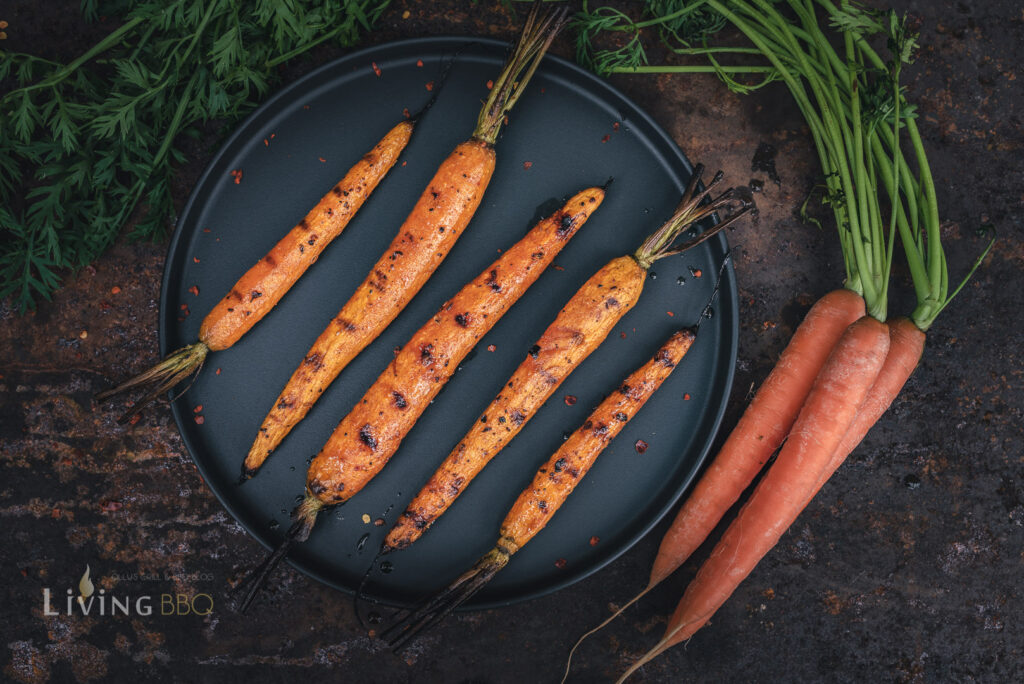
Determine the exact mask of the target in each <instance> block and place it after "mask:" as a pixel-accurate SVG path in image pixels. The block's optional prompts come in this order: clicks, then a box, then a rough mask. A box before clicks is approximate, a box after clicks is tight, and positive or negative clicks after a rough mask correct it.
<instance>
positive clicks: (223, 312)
mask: <svg viewBox="0 0 1024 684" xmlns="http://www.w3.org/2000/svg"><path fill="white" fill-rule="evenodd" d="M428 106H429V105H428ZM415 124H416V120H415V118H412V119H408V120H405V121H402V122H401V123H399V124H398V125H397V126H395V127H394V128H392V129H391V130H390V131H388V133H387V135H385V136H384V138H383V139H381V141H380V142H379V143H377V145H376V146H374V148H373V149H372V150H370V151H369V152H368V153H367V154H365V155H364V156H363V157H362V159H360V160H359V161H358V162H356V164H355V165H354V166H353V167H352V168H351V169H349V171H348V173H346V174H345V177H344V178H342V179H341V180H340V181H339V182H338V183H337V184H336V185H334V187H332V188H331V189H330V191H328V192H327V194H326V195H324V197H323V199H321V200H320V202H319V203H317V205H316V206H315V207H313V208H312V209H311V210H310V211H309V213H307V214H306V216H305V218H303V219H302V220H301V221H299V223H298V225H296V226H295V227H294V228H292V229H291V230H290V231H289V232H288V234H287V235H285V236H284V237H283V238H281V239H280V240H279V241H278V243H277V244H276V245H275V246H274V248H273V249H271V250H270V252H268V253H267V255H266V256H265V257H263V258H262V259H260V260H259V261H258V262H257V263H256V264H255V265H254V266H252V268H250V269H249V270H248V271H246V272H245V274H244V275H243V276H242V277H241V278H239V279H238V282H236V283H235V285H234V286H233V287H232V288H231V291H230V292H228V294H227V295H225V297H224V298H223V299H222V300H221V301H220V302H219V303H218V304H217V305H216V306H215V307H214V308H213V310H212V311H210V313H208V314H207V315H206V318H204V319H203V322H202V325H201V326H200V328H199V340H198V341H197V342H196V343H195V344H191V345H188V346H186V347H182V348H181V349H178V350H177V351H175V352H173V353H171V354H170V355H168V356H167V357H166V358H164V359H163V360H162V361H161V362H160V363H158V364H157V365H155V366H153V367H152V368H150V369H149V370H147V371H145V372H143V373H141V374H139V375H137V376H135V377H134V378H131V379H129V380H127V381H125V382H123V383H121V384H120V385H118V386H117V387H114V388H113V389H109V390H106V391H104V392H101V393H99V394H98V395H97V397H96V398H97V399H99V400H101V401H102V400H104V399H107V398H108V397H110V396H113V395H114V394H117V393H119V392H123V391H125V390H129V389H134V388H136V387H144V386H148V385H155V389H154V390H152V391H151V392H150V393H149V394H147V395H146V396H145V397H144V398H143V399H142V400H140V401H139V402H137V403H136V404H135V405H134V406H133V407H132V408H131V409H130V410H129V412H128V413H127V414H126V415H125V416H124V417H123V418H122V420H124V419H127V418H129V417H131V416H132V415H133V414H135V413H138V412H139V411H140V410H141V409H142V407H143V406H145V405H146V404H148V403H149V402H150V401H152V400H154V399H156V398H157V397H158V396H160V395H161V394H163V393H164V392H167V391H168V390H170V389H171V388H172V387H174V386H175V385H177V384H178V383H179V382H180V381H181V380H183V379H185V378H186V377H188V376H189V375H191V374H192V373H193V372H195V371H197V370H199V369H201V368H202V365H203V361H204V360H205V359H206V355H207V354H209V353H210V352H213V351H220V350H223V349H227V348H228V347H230V346H231V345H233V344H234V343H235V342H237V341H238V340H239V338H241V337H242V335H244V334H245V333H247V332H248V331H249V330H250V329H251V328H252V327H253V326H254V325H256V324H257V323H258V322H259V321H260V320H262V319H263V317H264V316H266V315H267V314H268V313H269V312H270V310H271V309H272V308H274V306H275V305H276V304H277V303H278V302H279V301H280V300H281V298H282V297H283V296H284V295H285V293H286V292H288V290H289V289H291V287H292V285H294V284H295V282H296V281H297V280H298V279H299V278H300V277H301V276H302V274H303V273H305V272H306V269H308V268H309V267H310V266H312V265H313V263H314V262H316V260H317V258H318V257H319V256H320V253H321V252H323V250H324V248H325V247H327V245H328V244H329V243H330V242H331V240H333V239H334V238H336V237H338V235H340V234H341V232H342V231H343V230H344V229H345V227H346V226H347V225H348V224H349V221H351V220H352V217H353V216H355V213H356V212H357V211H359V208H360V207H362V206H363V203H364V202H365V201H366V199H367V198H368V197H369V196H370V193H372V192H373V190H374V189H375V188H376V187H377V184H378V183H380V181H381V179H383V178H384V176H385V175H387V172H388V171H390V170H391V168H392V167H393V166H394V165H395V162H396V161H398V157H399V155H400V154H401V153H402V150H404V149H405V146H406V145H407V144H408V142H409V139H410V137H411V136H412V132H413V128H414V126H415Z"/></svg>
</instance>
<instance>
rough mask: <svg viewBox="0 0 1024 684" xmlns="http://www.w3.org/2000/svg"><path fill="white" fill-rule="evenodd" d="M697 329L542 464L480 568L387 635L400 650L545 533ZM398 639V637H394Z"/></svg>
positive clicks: (661, 353)
mask: <svg viewBox="0 0 1024 684" xmlns="http://www.w3.org/2000/svg"><path fill="white" fill-rule="evenodd" d="M694 338H695V331H694V330H691V329H686V330H680V331H679V332H676V333H675V334H673V335H672V336H671V337H670V338H669V339H668V341H667V342H665V344H664V345H662V347H661V348H660V349H659V350H658V352H657V354H655V356H654V358H652V359H651V360H649V361H648V362H647V363H645V364H644V365H643V366H641V367H640V368H639V369H638V370H636V371H634V372H633V373H632V374H630V375H629V377H627V378H626V380H625V381H624V382H623V383H622V384H620V385H619V387H618V389H617V390H616V391H615V392H613V393H612V394H610V395H609V396H608V397H607V398H606V399H605V400H604V401H603V402H601V404H600V405H599V406H598V407H597V408H596V409H595V410H594V412H593V413H591V414H590V416H589V417H588V418H587V420H586V421H585V422H584V423H583V425H582V426H580V427H579V428H578V429H577V430H576V431H575V432H573V433H572V435H570V436H569V439H568V440H566V441H565V443H563V444H562V446H561V447H560V448H559V449H558V450H557V451H556V452H555V453H554V454H553V455H552V456H551V457H550V458H549V459H548V460H547V462H546V463H545V464H544V465H542V466H541V467H540V468H539V469H538V470H537V473H536V475H535V476H534V478H533V482H532V484H530V485H529V486H528V487H527V488H526V489H525V490H523V492H522V493H521V494H520V495H519V498H517V499H516V502H515V503H514V504H513V505H512V508H511V509H510V510H509V512H508V514H507V515H506V516H505V520H504V521H503V522H502V524H501V529H500V533H499V536H498V541H497V543H496V544H495V546H494V548H493V549H491V550H490V551H489V552H487V553H486V554H484V556H483V557H482V558H481V559H480V560H479V561H478V562H477V563H476V565H475V566H474V567H473V568H472V569H471V570H469V571H468V572H466V573H464V574H463V575H461V576H460V577H459V578H458V579H456V580H455V581H454V582H453V583H452V584H450V585H449V586H448V587H447V588H445V589H444V590H442V591H441V592H439V593H438V594H437V595H435V596H434V597H432V598H430V599H428V600H426V601H425V602H424V603H423V604H422V605H421V606H420V607H418V608H416V609H414V610H412V611H409V612H408V614H407V615H405V616H403V617H402V618H401V619H399V620H397V621H396V622H395V624H393V625H392V626H391V627H390V628H389V629H388V630H386V631H385V632H384V634H382V635H381V636H382V637H384V638H386V639H388V638H390V640H391V645H392V646H393V647H395V648H400V647H401V646H402V644H404V643H405V642H407V641H408V640H409V639H411V638H413V637H414V636H416V634H418V633H419V632H421V631H422V630H424V629H426V628H428V627H430V626H431V625H433V624H435V623H436V622H438V621H439V620H441V619H442V618H444V616H445V615H447V614H448V613H450V612H451V611H452V610H454V609H455V608H457V607H458V606H459V605H460V604H462V603H463V602H464V601H466V600H468V599H469V598H470V597H472V596H473V595H474V594H475V593H476V592H477V591H479V590H480V589H481V588H482V587H483V586H484V585H485V584H486V583H487V582H489V581H490V580H491V578H493V577H494V575H495V574H497V572H498V571H500V570H501V569H502V568H504V567H505V565H507V564H508V561H509V559H510V558H511V557H512V555H513V554H515V553H516V552H517V551H518V550H519V549H521V548H522V547H523V546H525V545H526V543H527V542H529V541H530V540H531V539H533V537H534V536H536V535H537V533H538V532H540V531H541V530H542V529H543V528H544V526H545V525H547V523H548V521H549V520H550V519H551V517H552V516H553V515H554V514H555V512H556V511H557V510H558V509H559V508H561V507H562V504H564V503H565V501H566V499H567V498H568V497H569V495H570V494H571V493H572V491H573V490H574V489H575V488H576V485H577V484H579V482H580V480H582V479H583V477H584V476H585V475H586V474H587V472H588V471H589V470H590V468H591V467H592V466H593V465H594V463H595V461H596V460H597V458H598V456H600V455H601V453H602V452H603V451H604V450H605V448H606V447H607V446H608V444H609V443H611V441H612V440H613V439H614V438H615V437H616V436H617V435H618V434H619V433H620V432H621V431H622V429H623V428H624V427H625V426H626V423H628V422H629V420H630V419H632V417H633V416H635V415H636V413H637V411H639V410H640V409H641V408H642V407H643V405H644V404H645V403H647V400H648V399H650V398H651V395H652V394H654V392H655V390H657V389H658V388H659V387H660V386H661V385H662V383H663V382H664V381H665V379H666V378H667V377H668V376H669V374H670V373H672V370H673V369H674V368H675V367H676V366H677V365H678V364H679V362H680V361H682V359H683V357H684V356H685V355H686V352H687V351H689V349H690V347H691V346H692V344H693V340H694ZM392 635H393V636H392Z"/></svg>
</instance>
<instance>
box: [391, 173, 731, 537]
mask: <svg viewBox="0 0 1024 684" xmlns="http://www.w3.org/2000/svg"><path fill="white" fill-rule="evenodd" d="M701 172H702V167H700V166H698V167H697V168H696V169H695V170H694V175H693V178H692V179H691V181H690V184H689V187H688V188H687V191H686V194H685V195H684V196H683V199H682V201H681V202H680V205H679V207H678V208H677V210H676V212H675V213H674V215H673V216H672V218H670V219H669V221H668V222H666V223H665V224H664V225H663V226H662V227H661V228H659V229H658V230H657V231H656V232H655V233H654V234H653V235H651V236H650V237H649V238H648V239H647V240H645V241H644V243H643V245H642V246H641V247H640V249H638V250H637V252H636V253H635V254H633V255H629V256H622V257H618V258H616V259H613V260H612V261H610V262H609V263H608V264H607V265H605V266H604V268H602V269H600V270H599V271H598V272H597V273H595V274H594V275H593V276H592V277H591V278H590V279H589V280H588V281H587V282H586V283H584V284H583V286H582V287H580V289H579V290H578V291H577V292H576V294H574V295H573V297H572V298H571V299H570V300H569V302H568V303H567V304H566V305H565V307H564V308H563V309H562V310H561V312H560V313H559V314H558V316H557V317H556V318H555V320H554V322H553V323H552V324H551V325H550V326H548V328H547V330H545V331H544V333H543V334H542V335H541V337H540V339H539V340H537V343H536V344H535V345H534V346H533V348H532V349H531V350H530V353H529V354H528V355H527V357H526V359H524V360H523V362H522V363H521V364H520V365H519V367H518V368H517V369H516V371H515V373H513V375H512V377H511V378H510V379H509V380H508V382H507V383H506V384H505V386H504V387H503V388H502V391H501V393H500V394H499V395H498V396H497V397H495V399H494V400H493V401H492V402H491V404H490V406H489V407H488V408H487V410H486V411H485V412H484V413H483V415H481V416H480V420H479V421H477V422H476V423H474V425H473V427H472V428H471V429H470V431H469V432H468V433H467V434H466V436H465V437H463V438H462V440H461V441H460V442H459V443H458V444H457V445H456V446H455V448H454V449H453V450H452V452H451V453H450V454H449V455H448V457H447V458H446V459H445V461H444V463H442V464H441V466H440V467H439V468H438V470H437V471H436V472H435V473H434V474H433V476H431V478H430V480H429V481H428V482H427V484H426V485H425V486H424V487H423V489H422V490H420V492H419V494H417V495H416V497H415V498H414V499H413V500H412V501H411V502H410V503H409V505H408V506H407V507H406V510H405V512H404V513H402V515H401V516H400V517H399V519H398V521H397V522H396V523H395V526H394V528H392V530H391V531H390V532H389V533H388V536H387V538H386V539H385V540H384V544H383V546H382V548H381V552H382V553H387V552H389V551H393V550H396V549H402V548H405V547H407V546H409V545H410V544H412V543H413V542H414V541H416V540H417V539H419V538H420V536H422V535H423V534H424V533H425V532H426V531H427V529H428V528H429V527H430V525H431V524H433V522H434V521H435V520H437V518H439V517H440V516H441V515H442V514H443V513H444V512H445V511H446V510H448V507H449V506H451V505H452V503H454V501H455V499H456V498H457V497H458V496H459V495H460V494H461V493H462V491H464V490H465V488H466V487H467V486H468V485H469V483H470V482H471V481H472V480H473V478H474V477H476V475H477V474H479V473H480V471H481V470H483V468H484V466H486V465H487V464H488V463H489V462H490V460H491V459H492V458H494V457H495V456H496V455H497V454H498V452H499V451H501V450H502V449H503V448H504V447H505V445H507V444H508V443H509V442H510V441H512V439H513V438H514V437H515V436H516V435H517V434H519V431H520V430H522V428H523V426H524V425H526V423H527V422H528V421H529V420H530V419H531V418H532V417H533V416H534V415H535V414H536V412H537V411H538V409H540V407H541V406H542V405H543V404H544V402H545V401H547V400H548V398H550V397H551V395H552V394H553V393H554V392H555V390H556V389H558V386H559V385H561V384H562V382H563V381H564V380H565V379H566V378H567V377H568V376H569V374H570V373H571V372H572V371H574V370H575V369H576V367H577V366H578V365H579V364H580V363H581V362H582V361H583V360H584V359H586V358H587V357H588V356H589V355H590V354H591V353H592V352H593V351H594V350H595V349H597V348H598V347H599V346H600V345H601V343H602V342H603V341H604V339H605V338H606V337H607V336H608V333H610V332H611V330H612V328H614V327H615V325H616V324H617V323H618V322H619V321H620V320H621V319H622V317H623V316H625V315H626V313H627V312H628V311H629V310H630V309H631V308H633V305H634V304H636V302H637V300H638V299H639V298H640V294H641V293H642V292H643V288H644V283H645V282H646V280H647V269H648V268H650V265H651V264H652V263H654V261H656V260H657V259H660V258H662V257H664V256H668V255H670V254H678V253H679V252H680V251H681V250H682V249H687V248H689V247H692V246H693V245H694V244H696V243H698V242H700V241H702V240H705V239H707V238H708V237H710V236H711V235H713V234H714V232H715V231H716V230H720V229H721V228H723V227H725V226H727V225H729V223H728V222H731V221H732V220H735V218H736V217H738V216H739V213H742V211H741V212H739V213H737V214H734V215H733V217H731V218H730V219H728V222H723V223H721V224H719V225H718V226H716V227H715V228H714V229H713V230H711V231H706V232H705V233H703V234H702V235H700V236H699V237H698V238H697V239H696V240H695V241H690V242H689V243H687V244H685V245H682V246H680V247H672V243H673V242H674V240H675V239H676V238H677V236H679V235H680V234H682V233H683V232H684V231H686V230H687V229H688V228H690V227H691V226H692V225H693V224H694V223H696V222H698V221H700V220H701V219H702V218H704V217H705V216H707V215H709V214H710V213H712V212H714V211H715V210H716V209H718V208H720V207H722V206H725V205H726V204H728V203H729V202H730V200H731V199H732V197H733V192H732V191H726V192H724V193H723V194H722V195H721V196H719V197H718V198H717V199H716V200H715V201H714V202H711V203H710V204H706V205H703V206H702V205H701V204H700V203H701V201H702V200H703V199H704V198H705V197H707V196H709V194H710V192H711V190H712V189H713V188H714V187H715V186H716V185H717V184H718V183H719V182H720V181H721V174H719V175H718V176H716V177H715V179H714V180H713V181H712V182H711V184H710V185H709V186H708V188H707V189H705V190H704V191H703V192H699V193H698V192H697V189H696V188H697V183H698V181H699V179H700V176H701Z"/></svg>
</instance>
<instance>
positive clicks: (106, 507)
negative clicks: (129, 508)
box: [100, 499, 124, 513]
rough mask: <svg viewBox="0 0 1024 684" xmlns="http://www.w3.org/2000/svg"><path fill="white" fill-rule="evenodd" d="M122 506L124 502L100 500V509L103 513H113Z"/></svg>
mask: <svg viewBox="0 0 1024 684" xmlns="http://www.w3.org/2000/svg"><path fill="white" fill-rule="evenodd" d="M122 508H124V504H123V503H121V502H120V501H113V500H111V499H105V500H103V501H101V502H100V510H102V511H103V512H105V513H113V512H114V511H119V510H121V509H122Z"/></svg>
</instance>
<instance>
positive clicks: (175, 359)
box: [96, 342, 210, 423]
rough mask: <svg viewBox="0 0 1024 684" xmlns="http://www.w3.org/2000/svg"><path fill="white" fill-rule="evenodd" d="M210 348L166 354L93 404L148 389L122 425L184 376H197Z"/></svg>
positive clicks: (201, 346)
mask: <svg viewBox="0 0 1024 684" xmlns="http://www.w3.org/2000/svg"><path fill="white" fill-rule="evenodd" d="M209 352H210V348H209V347H207V346H206V345H205V344H204V343H202V342H196V343H195V344H190V345H188V346H187V347H182V348H181V349H178V350H177V351H175V352H173V353H171V354H169V355H168V356H167V357H165V358H164V359H163V360H162V361H160V362H159V363H158V364H156V365H155V366H153V367H152V368H149V369H147V370H145V371H143V372H142V373H139V374H138V375H136V376H135V377H132V378H129V379H128V380H126V381H124V382H122V383H121V384H120V385H118V386H117V387H112V388H110V389H108V390H104V391H102V392H100V393H98V394H97V395H96V400H97V401H106V400H107V399H109V398H111V397H113V396H114V395H117V394H120V393H122V392H127V391H129V390H133V389H136V388H140V387H152V388H153V389H151V390H150V391H149V392H148V393H147V394H145V395H144V396H143V397H142V398H141V399H139V400H138V401H137V402H135V403H134V404H132V406H131V408H130V409H128V411H126V412H125V413H124V414H123V415H122V416H121V417H120V418H118V419H117V422H119V423H126V422H128V420H129V419H130V418H131V417H132V416H134V415H136V414H138V413H139V412H140V411H141V410H142V409H143V408H145V407H146V406H148V405H149V404H150V403H152V402H153V401H155V400H156V399H157V398H159V397H160V395H161V394H164V393H166V392H169V391H170V390H172V389H173V388H174V387H175V386H176V385H177V384H178V383H180V382H181V381H182V380H184V379H185V378H187V377H188V376H190V375H192V374H193V373H194V374H198V373H199V371H200V370H202V368H203V362H204V361H205V360H206V355H207V354H208V353H209Z"/></svg>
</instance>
